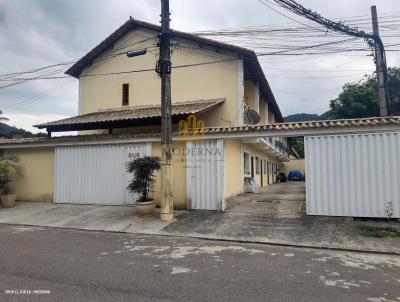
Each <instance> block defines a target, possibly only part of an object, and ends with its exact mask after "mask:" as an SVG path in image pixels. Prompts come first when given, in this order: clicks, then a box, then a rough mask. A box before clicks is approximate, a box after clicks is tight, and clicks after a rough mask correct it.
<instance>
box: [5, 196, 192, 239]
mask: <svg viewBox="0 0 400 302" xmlns="http://www.w3.org/2000/svg"><path fill="white" fill-rule="evenodd" d="M184 212H185V211H175V216H177V217H178V216H179V215H180V214H182V213H184ZM0 223H3V224H22V225H33V226H44V227H59V228H67V229H80V230H92V231H109V232H126V233H140V234H158V233H159V232H160V231H161V229H162V228H164V227H165V226H167V225H168V224H169V223H170V222H163V221H161V220H160V214H159V211H158V209H157V210H156V215H155V216H154V217H151V218H139V217H137V216H136V215H135V208H134V207H133V206H96V205H70V204H53V203H47V202H46V203H45V202H21V201H19V202H17V203H16V206H15V207H14V208H11V209H4V208H1V207H0Z"/></svg>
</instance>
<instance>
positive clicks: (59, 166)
mask: <svg viewBox="0 0 400 302" xmlns="http://www.w3.org/2000/svg"><path fill="white" fill-rule="evenodd" d="M150 154H151V144H150V143H149V144H145V143H144V144H132V145H102V146H99V145H98V146H74V147H58V148H56V149H55V173H54V174H55V176H54V178H55V180H54V202H55V203H72V204H101V205H124V204H133V203H134V200H135V197H134V196H132V195H130V194H129V193H128V191H127V189H126V187H127V186H128V181H129V177H130V176H129V175H128V173H127V172H126V162H128V161H129V160H130V159H133V158H135V157H141V156H144V155H150Z"/></svg>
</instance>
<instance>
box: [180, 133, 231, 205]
mask: <svg viewBox="0 0 400 302" xmlns="http://www.w3.org/2000/svg"><path fill="white" fill-rule="evenodd" d="M186 147H187V156H186V196H187V206H188V208H189V209H194V210H219V211H223V210H225V189H224V142H223V140H206V141H198V142H187V143H186Z"/></svg>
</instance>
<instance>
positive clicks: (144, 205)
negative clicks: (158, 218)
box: [127, 156, 161, 217]
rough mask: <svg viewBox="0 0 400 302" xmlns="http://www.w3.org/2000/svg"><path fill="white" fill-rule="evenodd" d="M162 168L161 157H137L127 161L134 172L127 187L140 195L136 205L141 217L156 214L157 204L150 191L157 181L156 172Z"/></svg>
mask: <svg viewBox="0 0 400 302" xmlns="http://www.w3.org/2000/svg"><path fill="white" fill-rule="evenodd" d="M160 169H161V164H160V158H159V157H154V156H145V157H140V158H136V159H133V160H131V161H130V162H128V163H127V171H128V172H129V173H132V174H133V178H132V180H131V181H130V183H129V185H128V187H127V189H128V190H129V192H131V193H136V194H138V195H139V199H138V200H136V206H135V209H136V213H137V214H138V216H139V217H149V216H153V215H154V210H155V205H156V204H155V202H154V199H152V198H151V197H150V192H151V190H152V187H153V184H154V182H155V177H154V172H155V171H159V170H160Z"/></svg>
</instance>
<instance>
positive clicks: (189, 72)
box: [79, 29, 239, 126]
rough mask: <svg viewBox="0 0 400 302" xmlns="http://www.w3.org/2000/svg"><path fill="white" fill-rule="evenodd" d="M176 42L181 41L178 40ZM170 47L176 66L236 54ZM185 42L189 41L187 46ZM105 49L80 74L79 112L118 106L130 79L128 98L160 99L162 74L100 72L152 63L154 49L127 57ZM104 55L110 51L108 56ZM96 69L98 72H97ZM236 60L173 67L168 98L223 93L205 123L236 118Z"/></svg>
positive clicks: (137, 101) (129, 40)
mask: <svg viewBox="0 0 400 302" xmlns="http://www.w3.org/2000/svg"><path fill="white" fill-rule="evenodd" d="M156 34H157V33H156V32H151V31H145V30H143V29H139V30H136V31H133V32H130V33H128V34H127V35H125V36H124V37H123V38H122V39H121V40H120V41H118V42H117V43H116V44H115V46H114V49H116V50H114V52H117V53H118V52H121V48H122V47H124V46H125V47H126V46H127V45H135V43H137V42H139V41H143V40H144V39H145V38H146V37H152V36H155V35H156ZM155 42H156V39H155V38H154V39H152V40H150V41H148V42H146V43H142V44H137V45H135V46H129V47H126V48H125V50H129V49H138V48H145V47H150V46H152V45H154V43H155ZM177 43H179V44H180V45H181V44H182V43H184V42H182V41H178V42H177ZM182 45H184V46H185V47H182V46H178V47H176V48H174V49H173V53H172V64H173V66H180V65H186V64H196V63H203V62H211V61H220V60H224V59H232V58H237V55H235V54H233V53H216V52H215V51H214V52H212V51H208V50H206V49H200V48H198V45H195V44H188V43H186V42H185V44H182ZM186 46H187V47H186ZM111 53H112V52H111V51H108V52H106V53H104V54H103V55H102V56H100V57H99V58H98V59H96V60H95V62H94V64H92V66H90V67H88V68H86V69H85V70H84V72H83V73H82V76H81V77H80V80H79V96H80V105H79V108H80V113H81V114H83V113H88V112H94V111H97V110H99V109H107V108H117V107H121V104H122V100H121V99H122V84H123V83H129V86H130V91H129V96H130V104H129V105H132V106H136V105H150V104H159V103H160V99H161V95H160V79H159V78H158V76H157V75H156V73H155V72H154V71H149V72H138V73H127V74H118V75H108V76H98V74H102V73H112V72H121V71H129V70H143V69H153V68H154V66H155V64H156V59H157V53H155V52H154V51H152V50H151V49H150V50H149V52H148V53H147V54H146V55H144V56H139V57H134V58H128V57H127V56H126V55H119V56H116V57H110V54H111ZM107 56H108V57H107ZM95 75H97V76H95ZM237 86H238V61H237V60H234V61H228V62H223V63H217V64H208V65H201V66H193V67H187V68H177V69H173V74H172V102H173V103H174V102H182V101H190V100H196V99H211V98H226V101H225V103H223V104H222V105H221V106H219V107H218V108H217V109H216V110H213V111H209V112H207V114H206V115H202V118H203V119H204V120H205V122H206V126H229V125H234V124H236V122H237V121H236V120H237V118H238V117H237V116H238V110H239V109H238V89H237Z"/></svg>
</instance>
